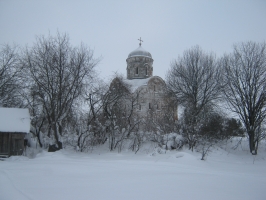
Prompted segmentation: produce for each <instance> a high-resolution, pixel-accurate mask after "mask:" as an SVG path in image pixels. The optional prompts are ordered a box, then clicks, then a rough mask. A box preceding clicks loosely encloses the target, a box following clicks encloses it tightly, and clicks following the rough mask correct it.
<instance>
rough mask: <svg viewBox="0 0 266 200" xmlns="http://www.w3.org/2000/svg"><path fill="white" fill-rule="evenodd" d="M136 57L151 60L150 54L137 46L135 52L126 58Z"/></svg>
mask: <svg viewBox="0 0 266 200" xmlns="http://www.w3.org/2000/svg"><path fill="white" fill-rule="evenodd" d="M136 56H143V57H149V58H152V57H151V54H150V52H148V51H146V50H145V49H143V48H142V47H141V46H139V47H138V48H137V49H136V50H134V51H132V52H131V53H130V54H129V55H128V58H130V57H136Z"/></svg>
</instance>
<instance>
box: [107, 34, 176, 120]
mask: <svg viewBox="0 0 266 200" xmlns="http://www.w3.org/2000/svg"><path fill="white" fill-rule="evenodd" d="M139 41H140V43H139V47H138V48H137V49H136V50H134V51H132V52H131V53H129V55H128V57H127V59H126V63H127V67H126V70H127V78H126V79H124V80H123V82H124V83H125V84H126V85H127V86H128V88H130V89H129V90H130V91H129V92H130V93H131V94H134V95H135V96H138V99H137V105H136V106H135V111H136V113H137V114H138V116H139V117H141V118H144V119H145V120H151V119H152V120H153V121H154V120H162V118H165V117H166V116H167V117H168V118H172V120H173V121H175V120H177V102H176V99H175V98H174V96H173V94H171V92H170V91H169V90H167V87H166V84H165V82H164V80H163V79H162V78H161V77H159V76H153V61H154V60H153V58H152V55H151V53H150V52H148V51H146V50H145V49H144V48H143V47H142V42H143V41H142V40H141V38H140V39H139ZM117 81H118V80H117V79H114V80H113V81H112V83H111V85H110V86H111V87H113V86H114V85H115V84H117ZM120 81H121V80H120ZM112 85H113V86H112Z"/></svg>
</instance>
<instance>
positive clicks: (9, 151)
mask: <svg viewBox="0 0 266 200" xmlns="http://www.w3.org/2000/svg"><path fill="white" fill-rule="evenodd" d="M7 145H8V157H10V156H11V133H8V144H7Z"/></svg>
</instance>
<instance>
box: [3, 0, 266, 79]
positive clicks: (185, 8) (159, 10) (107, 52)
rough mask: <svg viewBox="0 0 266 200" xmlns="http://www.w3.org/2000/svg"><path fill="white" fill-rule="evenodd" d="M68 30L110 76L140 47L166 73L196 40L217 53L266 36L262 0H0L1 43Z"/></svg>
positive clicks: (103, 73)
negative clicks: (92, 51)
mask: <svg viewBox="0 0 266 200" xmlns="http://www.w3.org/2000/svg"><path fill="white" fill-rule="evenodd" d="M57 31H59V32H60V33H67V34H68V35H69V37H70V40H71V44H72V45H73V46H77V45H79V44H80V43H81V42H83V43H85V44H86V45H88V46H89V47H90V48H91V49H93V50H94V54H95V57H100V56H102V61H101V62H100V64H99V66H98V71H99V72H100V75H101V77H102V78H105V80H109V79H110V78H111V76H112V75H113V74H114V73H115V72H118V73H122V74H124V75H126V58H127V56H128V54H129V53H130V52H131V51H133V50H135V49H136V48H138V45H139V42H138V40H137V39H138V38H139V37H141V38H142V39H143V41H144V42H143V44H142V47H143V48H144V49H145V50H147V51H149V52H150V53H151V55H152V57H153V59H154V64H153V68H154V73H153V75H158V76H161V77H162V78H165V74H166V72H167V70H168V69H169V67H170V63H171V61H173V59H175V58H177V57H178V55H182V54H183V51H184V50H187V49H189V48H191V47H192V46H195V45H199V46H200V47H202V49H203V50H204V51H207V52H210V51H212V52H215V53H216V55H217V56H220V55H223V53H225V52H230V51H231V50H232V45H233V44H234V43H237V42H243V41H248V40H252V41H255V42H263V41H265V40H266V1H265V0H220V1H219V0H216V1H211V0H209V1H205V0H194V1H190V0H161V1H157V0H150V1H148V0H134V1H132V0H131V1H129V0H128V1H127V0H105V1H104V0H95V1H90V0H86V1H85V0H84V1H81V0H80V1H78V0H77V1H74V0H73V1H67V0H56V1H54V0H51V1H50V0H43V1H41V0H39V1H29V0H25V1H23V0H20V1H18V0H17V1H12V0H0V44H6V43H8V44H13V43H15V44H18V45H20V46H25V45H29V46H30V45H32V44H33V42H34V41H35V37H36V36H38V35H46V36H47V35H48V34H49V33H50V34H51V35H56V32H57Z"/></svg>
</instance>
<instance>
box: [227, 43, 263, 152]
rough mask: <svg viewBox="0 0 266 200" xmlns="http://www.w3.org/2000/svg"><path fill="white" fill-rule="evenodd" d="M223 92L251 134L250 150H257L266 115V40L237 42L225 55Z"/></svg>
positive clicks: (249, 134)
mask: <svg viewBox="0 0 266 200" xmlns="http://www.w3.org/2000/svg"><path fill="white" fill-rule="evenodd" d="M222 63H223V67H224V70H225V72H224V81H225V86H226V87H225V89H224V90H223V91H224V95H225V97H226V100H227V102H228V105H229V108H230V109H231V111H233V112H235V113H237V114H238V116H239V118H240V120H241V121H242V122H243V124H244V126H245V129H246V131H247V133H248V137H249V147H250V153H252V154H253V155H256V154H257V150H258V144H259V141H260V140H261V139H262V136H263V134H262V129H263V127H262V125H263V121H264V120H265V118H266V44H265V43H255V42H245V43H240V44H237V45H234V51H233V53H232V54H230V55H227V56H224V58H223V59H222Z"/></svg>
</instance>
